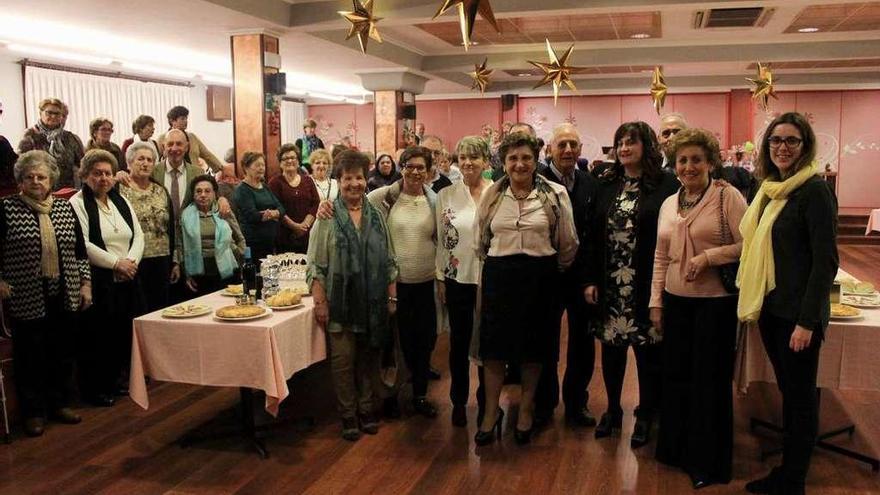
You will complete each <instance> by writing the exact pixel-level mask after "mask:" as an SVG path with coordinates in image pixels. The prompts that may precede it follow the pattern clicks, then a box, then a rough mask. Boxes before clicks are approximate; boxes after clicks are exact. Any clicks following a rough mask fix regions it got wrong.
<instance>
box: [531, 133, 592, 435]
mask: <svg viewBox="0 0 880 495" xmlns="http://www.w3.org/2000/svg"><path fill="white" fill-rule="evenodd" d="M550 146H551V150H550V152H551V156H552V158H553V159H552V161H551V162H550V165H549V166H548V167H545V168H544V169H543V170H542V171H540V172H539V173H540V174H541V175H542V176H544V178H546V179H547V180H550V181H553V182H556V183H558V184H562V185H564V186H565V188H566V189H567V190H568V196H569V198H570V199H571V205H572V209H573V212H574V222H575V227H576V229H577V233H578V241H579V242H580V247H579V248H578V255H577V257H576V258H575V262H574V263H573V264H572V265H571V267H569V268H568V270H566V271H565V272H563V273H562V274H561V275H560V279H559V284H558V291H559V292H558V294H557V296H558V301H559V305H558V307H557V308H556V310H557V312H558V313H557V316H556V319H555V320H554V321H556V323H557V324H558V325H560V326H557V327H556V329H555V331H556V338H557V339H558V338H559V332H560V329H561V320H562V314H563V311H565V312H567V314H568V351H567V355H566V366H565V377H564V378H563V382H562V401H563V402H564V403H565V417H566V419H567V420H568V422H569V423H571V424H572V425H575V426H595V425H596V418H595V417H593V415H592V414H591V413H590V410H589V408H587V401H588V399H589V394H588V392H587V387H588V386H589V384H590V379H591V378H592V377H593V364H594V362H595V345H594V340H593V336H592V335H591V334H590V332H589V329H588V325H587V320H588V318H589V313H588V309H587V305H586V302H585V301H584V298H583V287H582V286H581V283H580V273H581V270H582V264H583V261H584V260H583V255H584V245H585V243H586V228H587V225H588V221H587V215H588V212H589V210H590V206H591V204H592V203H593V199H594V197H595V194H596V189H597V185H598V184H597V182H596V179H595V178H594V177H593V176H592V175H591V174H590V173H588V172H584V171H583V170H580V169H578V168H577V162H578V158H579V157H580V155H581V148H582V145H581V138H580V135H579V134H578V131H577V129H576V128H575V127H574V126H573V125H571V124H567V123H566V124H560V125H558V126H557V127H556V128H555V129H553V138H552V140H551V141H550ZM556 348H557V349H558V348H559V346H558V345H557V346H556ZM556 361H558V359H556V360H554V361H553V362H548V363H544V366H543V367H542V371H541V378H540V380H539V382H538V390H537V391H536V392H535V424H536V425H537V426H540V425H542V424H546V423H548V422H549V421H550V418H551V417H552V416H553V410H554V409H555V408H556V405H557V404H558V403H559V377H558V376H557V374H556V368H557V366H556Z"/></svg>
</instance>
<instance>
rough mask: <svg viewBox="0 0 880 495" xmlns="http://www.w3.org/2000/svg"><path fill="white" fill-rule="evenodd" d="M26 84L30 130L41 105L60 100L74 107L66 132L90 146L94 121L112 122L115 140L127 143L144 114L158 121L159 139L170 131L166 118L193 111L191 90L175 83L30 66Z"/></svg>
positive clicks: (27, 68) (71, 110)
mask: <svg viewBox="0 0 880 495" xmlns="http://www.w3.org/2000/svg"><path fill="white" fill-rule="evenodd" d="M24 85H25V101H26V104H27V125H28V127H30V126H33V125H34V124H35V123H36V122H37V120H38V119H39V104H40V100H42V99H43V98H58V99H59V100H61V101H62V102H64V103H66V104H67V106H68V107H69V108H70V115H69V116H68V118H67V123H66V125H65V129H67V130H68V131H71V132H73V133H74V134H76V135H77V136H79V137H80V139H82V141H83V145H84V146H85V145H86V144H87V143H88V141H89V138H90V136H89V122H91V121H92V119H94V118H97V117H105V118H108V119H110V120H111V121H112V122H113V130H114V132H113V138H112V140H113V142H115V143H117V144H122V141H124V140H125V139H127V138H129V137H130V136H131V135H132V132H131V124H132V122H133V121H134V119H136V118H137V117H138V116H139V115H142V114H143V115H149V116H151V117H153V118H154V119H156V134H155V137H158V136H159V134H160V133H161V130H162V129H165V128H166V127H167V126H166V119H165V114H166V113H168V110H169V109H170V108H171V107H173V106H175V105H183V106H185V107H187V108H190V107H191V104H190V90H189V88H188V87H185V86H174V85H170V84H158V83H148V82H141V81H133V80H130V79H118V78H113V77H103V76H93V75H88V74H78V73H75V72H66V71H58V70H50V69H43V68H39V67H30V66H27V67H26V68H25V77H24Z"/></svg>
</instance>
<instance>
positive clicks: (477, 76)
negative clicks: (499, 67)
mask: <svg viewBox="0 0 880 495" xmlns="http://www.w3.org/2000/svg"><path fill="white" fill-rule="evenodd" d="M488 61H489V59H488V58H486V59H483V63H482V64H474V71H473V72H471V73H470V75H471V77H472V78H473V79H474V84H473V86H471V89H477V88H480V94H484V93H485V92H486V86H488V85H489V76H491V75H492V73H493V72H495V71H494V70H493V69H487V68H486V63H487V62H488Z"/></svg>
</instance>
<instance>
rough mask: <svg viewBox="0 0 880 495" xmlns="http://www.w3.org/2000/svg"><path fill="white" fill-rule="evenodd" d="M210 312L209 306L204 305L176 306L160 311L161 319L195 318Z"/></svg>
mask: <svg viewBox="0 0 880 495" xmlns="http://www.w3.org/2000/svg"><path fill="white" fill-rule="evenodd" d="M211 311H212V309H211V307H210V306H206V305H204V304H178V305H177V306H171V307H170V308H165V309H163V310H162V317H163V318H195V317H196V316H202V315H206V314H208V313H210V312H211Z"/></svg>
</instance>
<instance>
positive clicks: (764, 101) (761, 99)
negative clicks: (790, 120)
mask: <svg viewBox="0 0 880 495" xmlns="http://www.w3.org/2000/svg"><path fill="white" fill-rule="evenodd" d="M746 81H749V82H750V83H752V84H754V85H755V89H754V90H753V91H752V99H754V100H758V103H759V104H760V105H761V108H762V109H763V110H764V111H765V112H766V111H767V110H769V108H770V97H771V96H772V97H773V98H776V99H778V97H777V96H776V91H775V88H774V87H773V73H772V72H771V71H770V67H769V66H766V67H765V66H764V65H763V64H761V62H758V78H757V79H750V78H748V77H747V78H746Z"/></svg>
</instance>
